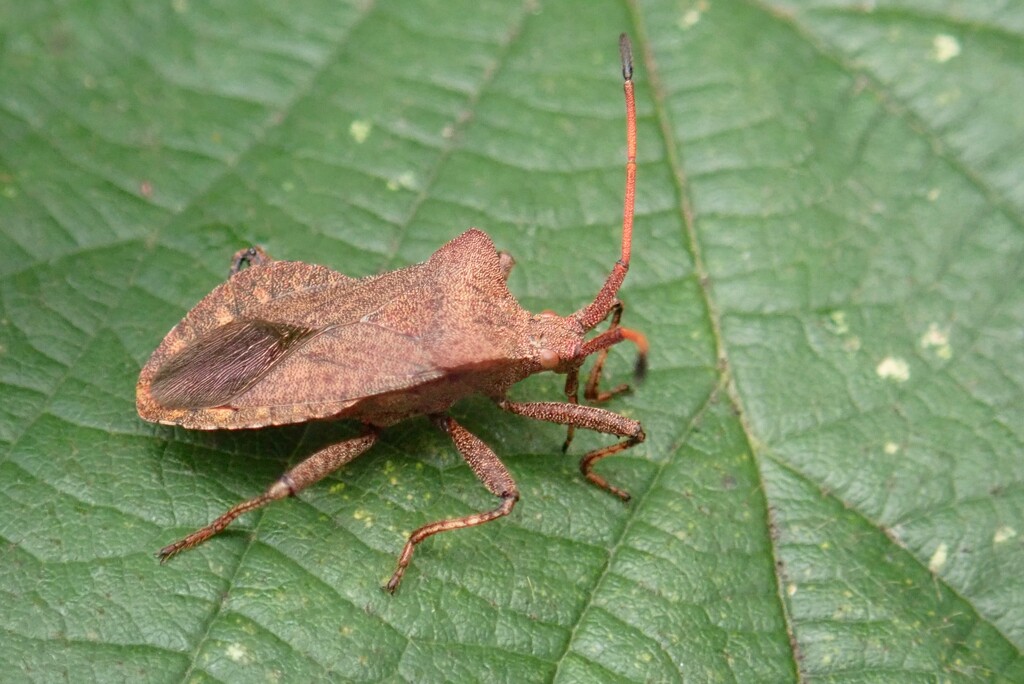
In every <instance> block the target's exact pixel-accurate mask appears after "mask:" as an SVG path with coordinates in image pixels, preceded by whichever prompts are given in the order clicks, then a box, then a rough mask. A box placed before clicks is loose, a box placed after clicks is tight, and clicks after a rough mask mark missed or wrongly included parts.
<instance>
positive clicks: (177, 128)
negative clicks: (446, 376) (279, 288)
mask: <svg viewBox="0 0 1024 684" xmlns="http://www.w3.org/2000/svg"><path fill="white" fill-rule="evenodd" d="M621 31H627V32H629V33H630V34H631V35H632V37H633V40H634V45H635V51H636V56H635V57H636V59H635V63H636V81H637V108H638V114H639V139H640V147H639V185H638V199H637V211H638V216H637V222H636V233H635V239H634V259H633V263H632V269H631V271H630V274H629V277H628V278H627V280H626V284H625V287H624V288H623V290H622V292H621V296H622V298H623V300H624V301H625V302H626V305H627V310H626V313H625V317H624V323H625V324H627V325H628V326H629V327H633V328H636V329H639V330H642V331H644V332H645V333H646V334H647V335H648V337H649V339H650V342H651V347H652V355H651V360H650V367H651V370H650V373H649V377H648V381H647V382H646V383H645V384H644V385H642V386H640V387H637V388H636V389H635V391H634V392H633V393H632V394H629V395H624V396H619V397H616V398H615V399H613V400H612V401H611V402H609V403H608V404H607V406H608V407H609V408H610V409H612V410H615V411H617V412H622V413H624V414H626V415H629V416H631V417H634V418H637V419H639V420H641V421H642V422H643V424H644V427H645V429H646V431H647V435H648V439H647V441H646V442H645V443H644V444H643V445H641V446H639V447H637V448H634V449H632V450H630V451H629V452H626V453H625V454H622V455H618V456H614V457H612V458H609V459H607V460H606V461H603V462H602V463H601V465H600V466H599V469H600V471H601V472H602V473H603V474H605V475H606V476H607V477H608V478H609V479H612V480H613V481H614V482H615V483H617V484H620V485H622V486H624V487H626V488H628V489H629V490H630V491H631V492H632V493H633V495H634V498H633V501H632V502H630V503H629V504H627V505H625V506H624V505H622V504H621V503H620V502H619V501H617V500H616V499H614V498H613V497H610V496H608V495H607V494H606V493H604V492H602V491H600V490H598V489H596V488H594V487H591V486H589V485H587V484H586V483H585V482H584V481H583V480H582V478H581V477H580V476H579V473H578V471H577V467H576V458H578V456H579V455H580V454H582V453H584V451H585V450H586V449H588V448H594V447H597V446H600V445H606V444H608V443H610V440H609V439H608V438H607V437H601V436H597V435H592V434H582V433H581V434H579V435H578V437H577V441H576V443H574V445H573V447H572V453H571V454H569V455H567V456H563V455H562V454H560V452H559V447H560V445H561V443H562V440H563V438H564V432H563V430H562V429H561V428H558V427H557V426H550V425H544V424H534V423H530V422H529V421H526V420H525V419H521V418H517V417H515V416H512V415H509V414H506V413H503V412H501V411H499V410H498V409H497V408H496V407H494V406H493V405H492V404H491V403H490V402H488V401H486V400H484V399H473V400H469V401H466V402H464V403H461V404H459V405H458V406H457V407H456V410H455V411H454V414H455V416H456V417H457V418H458V419H459V420H460V422H462V423H463V424H464V425H466V426H467V427H468V428H470V429H471V430H472V431H473V432H474V433H475V434H477V435H478V436H480V437H481V438H482V439H484V440H485V441H486V442H487V443H488V444H489V445H491V446H492V447H493V448H494V449H495V451H496V452H497V453H498V454H499V455H500V456H501V458H502V459H503V461H504V462H505V463H506V464H507V465H508V467H509V469H510V470H511V472H512V473H513V475H514V476H515V478H516V480H517V482H518V483H519V487H520V489H521V492H522V499H521V501H520V502H519V504H518V505H517V507H516V509H515V510H514V511H513V513H512V514H511V515H510V516H509V517H507V518H505V519H502V520H499V521H496V522H493V523H490V524H488V525H485V526H482V527H477V528H474V529H472V530H467V531H461V532H457V533H456V532H453V533H446V534H441V535H438V536H436V537H433V538H431V539H430V540H429V541H427V542H425V543H424V544H422V545H421V546H419V547H418V549H417V551H416V554H415V556H414V557H413V561H412V565H411V567H410V569H409V572H408V574H407V575H406V579H405V581H404V583H403V585H402V587H401V589H400V591H399V593H398V594H397V595H395V596H393V597H392V596H388V595H386V594H384V593H383V592H381V590H380V585H381V583H382V582H384V581H385V580H386V579H387V578H388V577H389V576H390V573H391V572H392V570H393V568H394V562H395V558H396V555H397V554H398V552H399V551H400V550H401V548H402V545H403V543H404V541H405V538H406V535H407V534H408V533H409V532H410V531H411V530H413V529H415V528H416V527H418V526H420V525H422V524H425V523H427V522H430V521H433V520H437V519H439V518H444V517H450V516H455V515H466V514H469V513H472V512H475V511H481V510H486V509H489V508H491V507H493V505H494V499H493V497H491V496H490V495H489V494H488V493H487V491H486V490H485V489H484V488H483V487H482V486H481V485H480V484H479V483H478V482H477V481H476V479H475V478H474V476H473V474H472V472H471V471H470V469H469V468H468V467H467V466H466V465H465V463H463V462H462V461H461V459H460V458H459V457H458V455H457V453H456V452H455V450H454V449H453V448H452V446H451V444H450V442H448V441H447V439H446V438H445V437H444V436H443V435H440V434H438V433H437V432H436V431H435V430H433V429H432V428H431V427H430V425H429V424H428V423H427V422H426V421H425V420H422V419H417V420H411V421H408V422H406V423H403V424H400V425H398V426H396V427H394V428H392V429H390V430H388V431H387V432H385V433H384V436H383V438H382V440H381V443H380V444H378V445H377V446H375V447H374V449H373V450H372V451H371V452H370V453H368V454H367V455H365V456H363V457H361V458H360V459H358V460H357V461H355V462H353V463H352V464H350V465H349V466H347V467H345V468H344V469H342V470H341V471H339V472H338V473H335V474H334V475H332V476H330V477H329V478H327V479H326V480H324V481H323V482H321V483H319V484H317V485H315V486H313V487H311V488H309V489H308V490H306V491H304V492H303V493H302V494H301V495H300V496H298V497H296V498H293V499H290V500H287V501H284V502H278V503H275V504H273V505H272V506H269V507H267V508H266V509H263V510H262V511H259V512H256V513H252V514H248V515H246V516H245V517H243V518H241V519H240V520H238V521H236V523H235V524H233V525H232V526H231V528H230V529H229V530H228V531H226V532H224V533H223V534H221V535H219V536H218V537H216V538H215V539H213V540H211V541H209V542H207V543H206V544H204V545H202V546H200V547H199V548H196V549H194V550H192V551H189V552H188V553H185V554H183V555H181V556H180V557H178V558H175V559H174V560H173V561H172V562H170V563H168V564H166V565H159V564H158V563H157V562H156V561H155V559H154V558H153V553H154V552H155V551H156V550H157V549H159V548H160V547H161V546H163V545H165V544H167V543H169V542H171V541H173V540H175V539H177V538H179V537H181V536H182V535H184V534H187V533H188V532H190V531H191V530H193V529H195V528H197V527H199V526H201V525H204V524H205V523H207V522H208V521H209V520H211V519H212V518H213V517H215V516H217V515H218V514H220V513H221V512H223V511H224V510H225V509H226V508H227V507H229V506H231V505H233V504H235V503H237V502H239V501H241V500H243V499H246V498H249V497H252V496H254V495H256V494H257V493H259V492H261V491H262V490H263V489H264V488H265V487H266V486H267V485H268V484H270V483H271V482H273V481H274V479H275V478H276V477H278V476H279V475H280V473H281V472H283V471H284V470H285V469H286V468H287V467H288V466H289V464H294V463H296V462H297V461H298V460H300V459H301V458H302V457H303V456H304V455H307V454H309V453H311V452H312V451H313V450H314V449H316V448H317V447H319V446H322V445H325V444H328V443H331V442H332V441H338V440H340V439H344V438H346V437H349V436H351V435H353V434H355V433H356V431H357V429H358V426H356V425H353V424H349V423H338V424H332V423H318V424H311V425H307V426H303V425H299V426H292V427H286V428H277V429H266V430H257V431H243V432H191V431H186V430H182V429H177V428H171V427H165V426H156V425H151V424H148V423H144V422H143V421H141V420H140V419H139V418H138V417H137V415H136V413H135V406H134V387H135V382H136V378H137V376H138V372H139V369H140V368H141V366H142V364H143V363H144V362H145V361H146V359H147V358H148V356H149V354H150V353H151V351H152V350H153V349H154V348H155V347H156V345H157V344H158V343H159V341H160V340H161V339H162V337H163V335H164V334H165V333H166V331H167V330H168V329H169V328H170V327H171V326H173V325H174V324H175V323H176V322H177V321H178V320H179V319H180V318H181V317H182V316H183V315H184V314H185V312H187V311H188V310H189V309H190V308H191V307H192V306H193V305H194V304H195V303H196V302H197V301H198V300H199V299H200V298H201V297H202V296H204V295H205V294H206V293H207V292H208V291H210V290H211V289H212V288H213V287H215V286H216V285H217V284H218V283H220V282H222V281H223V280H224V278H225V277H226V274H227V269H228V266H229V262H230V258H231V255H232V254H233V253H234V252H235V251H236V250H238V249H240V248H242V247H246V246H248V245H250V244H254V243H256V244H261V245H263V246H264V247H266V248H267V250H268V251H269V252H270V253H271V254H273V255H275V256H276V257H278V258H286V259H291V260H304V261H310V262H316V263H322V264H325V265H329V266H331V267H333V268H336V269H337V270H339V271H341V272H343V273H346V274H348V275H351V276H363V275H368V274H373V273H378V272H380V271H383V270H387V269H391V268H397V267H399V266H402V265H405V264H408V263H412V262H415V261H420V260H423V259H425V258H426V257H427V256H429V254H430V253H431V252H432V251H433V250H434V249H436V248H437V247H438V246H439V245H441V244H443V243H444V242H445V241H446V240H448V239H450V238H452V237H453V236H455V235H456V234H458V233H460V232H461V231H462V230H464V229H465V228H467V227H469V226H474V225H475V226H478V227H480V228H483V229H485V230H486V231H487V232H488V233H489V234H490V235H491V236H492V237H493V238H494V240H495V242H496V243H497V244H498V246H499V247H500V248H501V249H505V250H508V251H509V252H511V253H512V254H514V255H515V257H516V259H517V261H518V266H517V267H516V269H515V270H514V271H513V273H512V276H511V279H510V287H511V289H512V290H513V292H515V293H516V294H517V296H518V297H519V298H520V301H521V302H522V304H523V305H524V306H525V307H526V308H528V309H530V310H533V311H539V310H543V309H546V308H551V309H554V310H556V311H559V312H563V313H565V312H569V311H572V310H575V309H577V308H579V307H580V306H582V305H583V304H585V303H586V302H588V301H589V299H590V298H592V297H593V295H594V293H595V292H596V291H597V289H598V287H599V286H600V283H601V282H602V281H603V279H604V277H605V275H606V274H607V272H608V270H609V269H610V267H611V265H612V263H613V261H614V259H615V258H616V256H617V254H618V238H619V228H618V221H619V215H620V212H621V203H622V196H621V194H622V179H623V161H624V157H623V149H624V142H623V139H624V115H623V103H622V94H621V77H620V74H619V68H618V51H617V49H616V38H617V36H618V34H619V32H621ZM1022 33H1024V4H1022V3H1021V2H1020V0H1010V1H1008V2H1003V3H959V2H950V3H941V2H936V1H935V0H892V1H890V2H882V1H879V2H863V1H862V0H845V1H843V0H814V1H812V0H807V1H804V2H799V1H796V0H776V1H768V0H764V1H761V2H738V1H736V0H718V1H717V2H704V1H703V0H700V1H697V0H693V1H690V0H684V1H683V2H668V1H666V0H656V1H652V2H643V3H639V2H637V3H630V4H626V5H624V4H622V3H615V2H583V0H579V1H577V2H559V3H555V2H551V3H537V2H524V3H522V4H514V3H509V2H491V3H480V2H452V1H451V0H447V1H445V2H430V3H398V2H377V3H371V2H354V1H353V2H349V3H347V4H346V3H339V2H335V1H333V0H301V1H299V2H292V3H288V4H287V6H285V5H283V4H281V3H270V2H263V3H252V2H242V1H241V0H234V1H231V0H225V1H224V2H219V3H206V2H197V1H195V0H172V1H171V2H161V3H157V2H141V3H130V2H124V1H120V2H119V1H117V0H107V1H104V2H98V3H68V2H55V1H51V2H33V3H23V2H4V3H0V540H2V546H0V623H2V625H3V639H2V640H0V667H2V668H3V670H2V671H3V672H4V676H3V679H5V681H54V680H59V679H69V680H74V681H82V680H96V681H133V682H134V681H214V680H218V681H266V680H268V679H282V680H288V681H310V680H322V679H339V680H389V681H394V680H408V681H441V680H447V681H470V680H486V681H510V682H511V681H514V682H522V681H549V680H557V681H562V682H572V681H580V682H593V681H609V682H614V681H677V680H686V681H741V682H748V681H791V680H813V681H831V680H835V681H893V682H908V681H921V682H926V681H927V682H931V681H943V682H945V681H975V680H1002V681H1021V680H1024V659H1022V656H1021V652H1022V647H1024V285H1022V283H1024V171H1022V168H1021V164H1020V160H1021V159H1022V155H1024V138H1022V137H1021V136H1020V131H1021V130H1024V109H1022V108H1021V107H1020V106H1019V98H1020V93H1021V92H1024V47H1022V40H1021V35H1022ZM631 363H632V358H631V350H630V349H622V350H619V349H616V350H615V351H614V352H613V354H612V356H611V358H610V361H609V364H608V366H607V369H606V374H607V376H608V381H609V382H611V383H617V382H619V381H623V380H625V379H626V378H627V377H628V373H629V367H630V364H631ZM513 396H514V397H515V398H517V399H534V400H558V399H559V398H560V397H562V386H561V382H560V378H558V377H553V376H551V375H550V374H548V375H540V376H537V377H534V378H531V379H530V380H528V381H527V382H524V383H523V384H522V385H520V386H517V387H516V388H515V389H514V391H513Z"/></svg>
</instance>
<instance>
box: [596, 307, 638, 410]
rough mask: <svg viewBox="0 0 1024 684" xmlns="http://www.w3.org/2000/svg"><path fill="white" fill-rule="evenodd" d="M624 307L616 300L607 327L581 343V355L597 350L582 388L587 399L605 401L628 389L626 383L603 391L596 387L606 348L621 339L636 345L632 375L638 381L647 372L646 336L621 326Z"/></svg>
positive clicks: (599, 378) (606, 356)
mask: <svg viewBox="0 0 1024 684" xmlns="http://www.w3.org/2000/svg"><path fill="white" fill-rule="evenodd" d="M624 308H625V307H624V306H623V304H622V302H616V303H615V306H614V308H613V309H612V320H611V324H610V325H609V326H608V329H607V330H606V331H604V332H603V333H601V334H600V335H598V336H597V337H595V338H593V339H592V340H589V341H588V342H586V343H584V345H583V350H582V355H583V356H586V355H589V354H593V353H594V352H597V358H596V359H595V360H594V366H593V368H591V369H590V376H589V377H588V378H587V384H586V386H585V387H584V390H583V396H584V397H585V398H586V399H587V400H588V401H607V400H608V399H611V398H612V397H613V396H615V395H616V394H619V393H620V392H626V391H628V390H629V385H626V384H622V385H619V386H618V387H614V388H612V389H610V390H607V391H605V392H602V391H600V389H598V385H599V384H600V382H601V371H602V369H603V368H604V362H605V359H607V358H608V349H609V348H610V347H611V346H612V345H614V344H618V343H619V342H622V341H623V340H629V341H630V342H632V343H633V344H635V345H636V347H637V357H636V365H635V366H634V368H633V377H634V378H635V379H636V380H637V382H639V381H641V380H643V378H644V375H645V374H646V373H647V351H648V344H647V338H646V337H645V336H644V335H643V333H641V332H638V331H636V330H632V329H630V328H623V327H621V326H620V325H619V320H620V319H621V318H622V311H623V309H624Z"/></svg>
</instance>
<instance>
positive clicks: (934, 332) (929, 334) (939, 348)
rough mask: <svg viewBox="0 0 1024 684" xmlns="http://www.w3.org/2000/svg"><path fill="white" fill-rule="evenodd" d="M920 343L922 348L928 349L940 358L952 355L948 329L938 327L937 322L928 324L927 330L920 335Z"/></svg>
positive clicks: (947, 357)
mask: <svg viewBox="0 0 1024 684" xmlns="http://www.w3.org/2000/svg"><path fill="white" fill-rule="evenodd" d="M920 345H921V348H922V349H930V350H932V351H934V352H935V355H936V356H938V357H939V358H940V359H949V358H951V357H952V356H953V347H952V346H951V345H950V344H949V330H947V329H943V328H940V327H939V326H938V324H937V323H931V324H929V325H928V330H926V331H925V333H924V334H923V335H921V341H920Z"/></svg>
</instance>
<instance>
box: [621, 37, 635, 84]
mask: <svg viewBox="0 0 1024 684" xmlns="http://www.w3.org/2000/svg"><path fill="white" fill-rule="evenodd" d="M619 54H620V55H622V78H624V79H626V80H627V81H630V80H632V79H633V46H632V44H630V42H629V36H627V35H626V34H625V33H622V34H620V35H619Z"/></svg>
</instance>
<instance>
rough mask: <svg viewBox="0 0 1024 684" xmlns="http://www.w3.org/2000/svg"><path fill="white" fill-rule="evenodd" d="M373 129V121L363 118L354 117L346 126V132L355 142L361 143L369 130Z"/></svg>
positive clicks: (368, 134) (364, 140)
mask: <svg viewBox="0 0 1024 684" xmlns="http://www.w3.org/2000/svg"><path fill="white" fill-rule="evenodd" d="M372 130H373V122H371V121H366V120H363V119H356V120H355V121H353V122H352V123H351V124H349V127H348V134H349V135H351V136H352V139H353V140H355V141H356V143H357V144H359V145H362V144H363V143H364V142H366V139H367V138H369V137H370V132H371V131H372Z"/></svg>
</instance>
